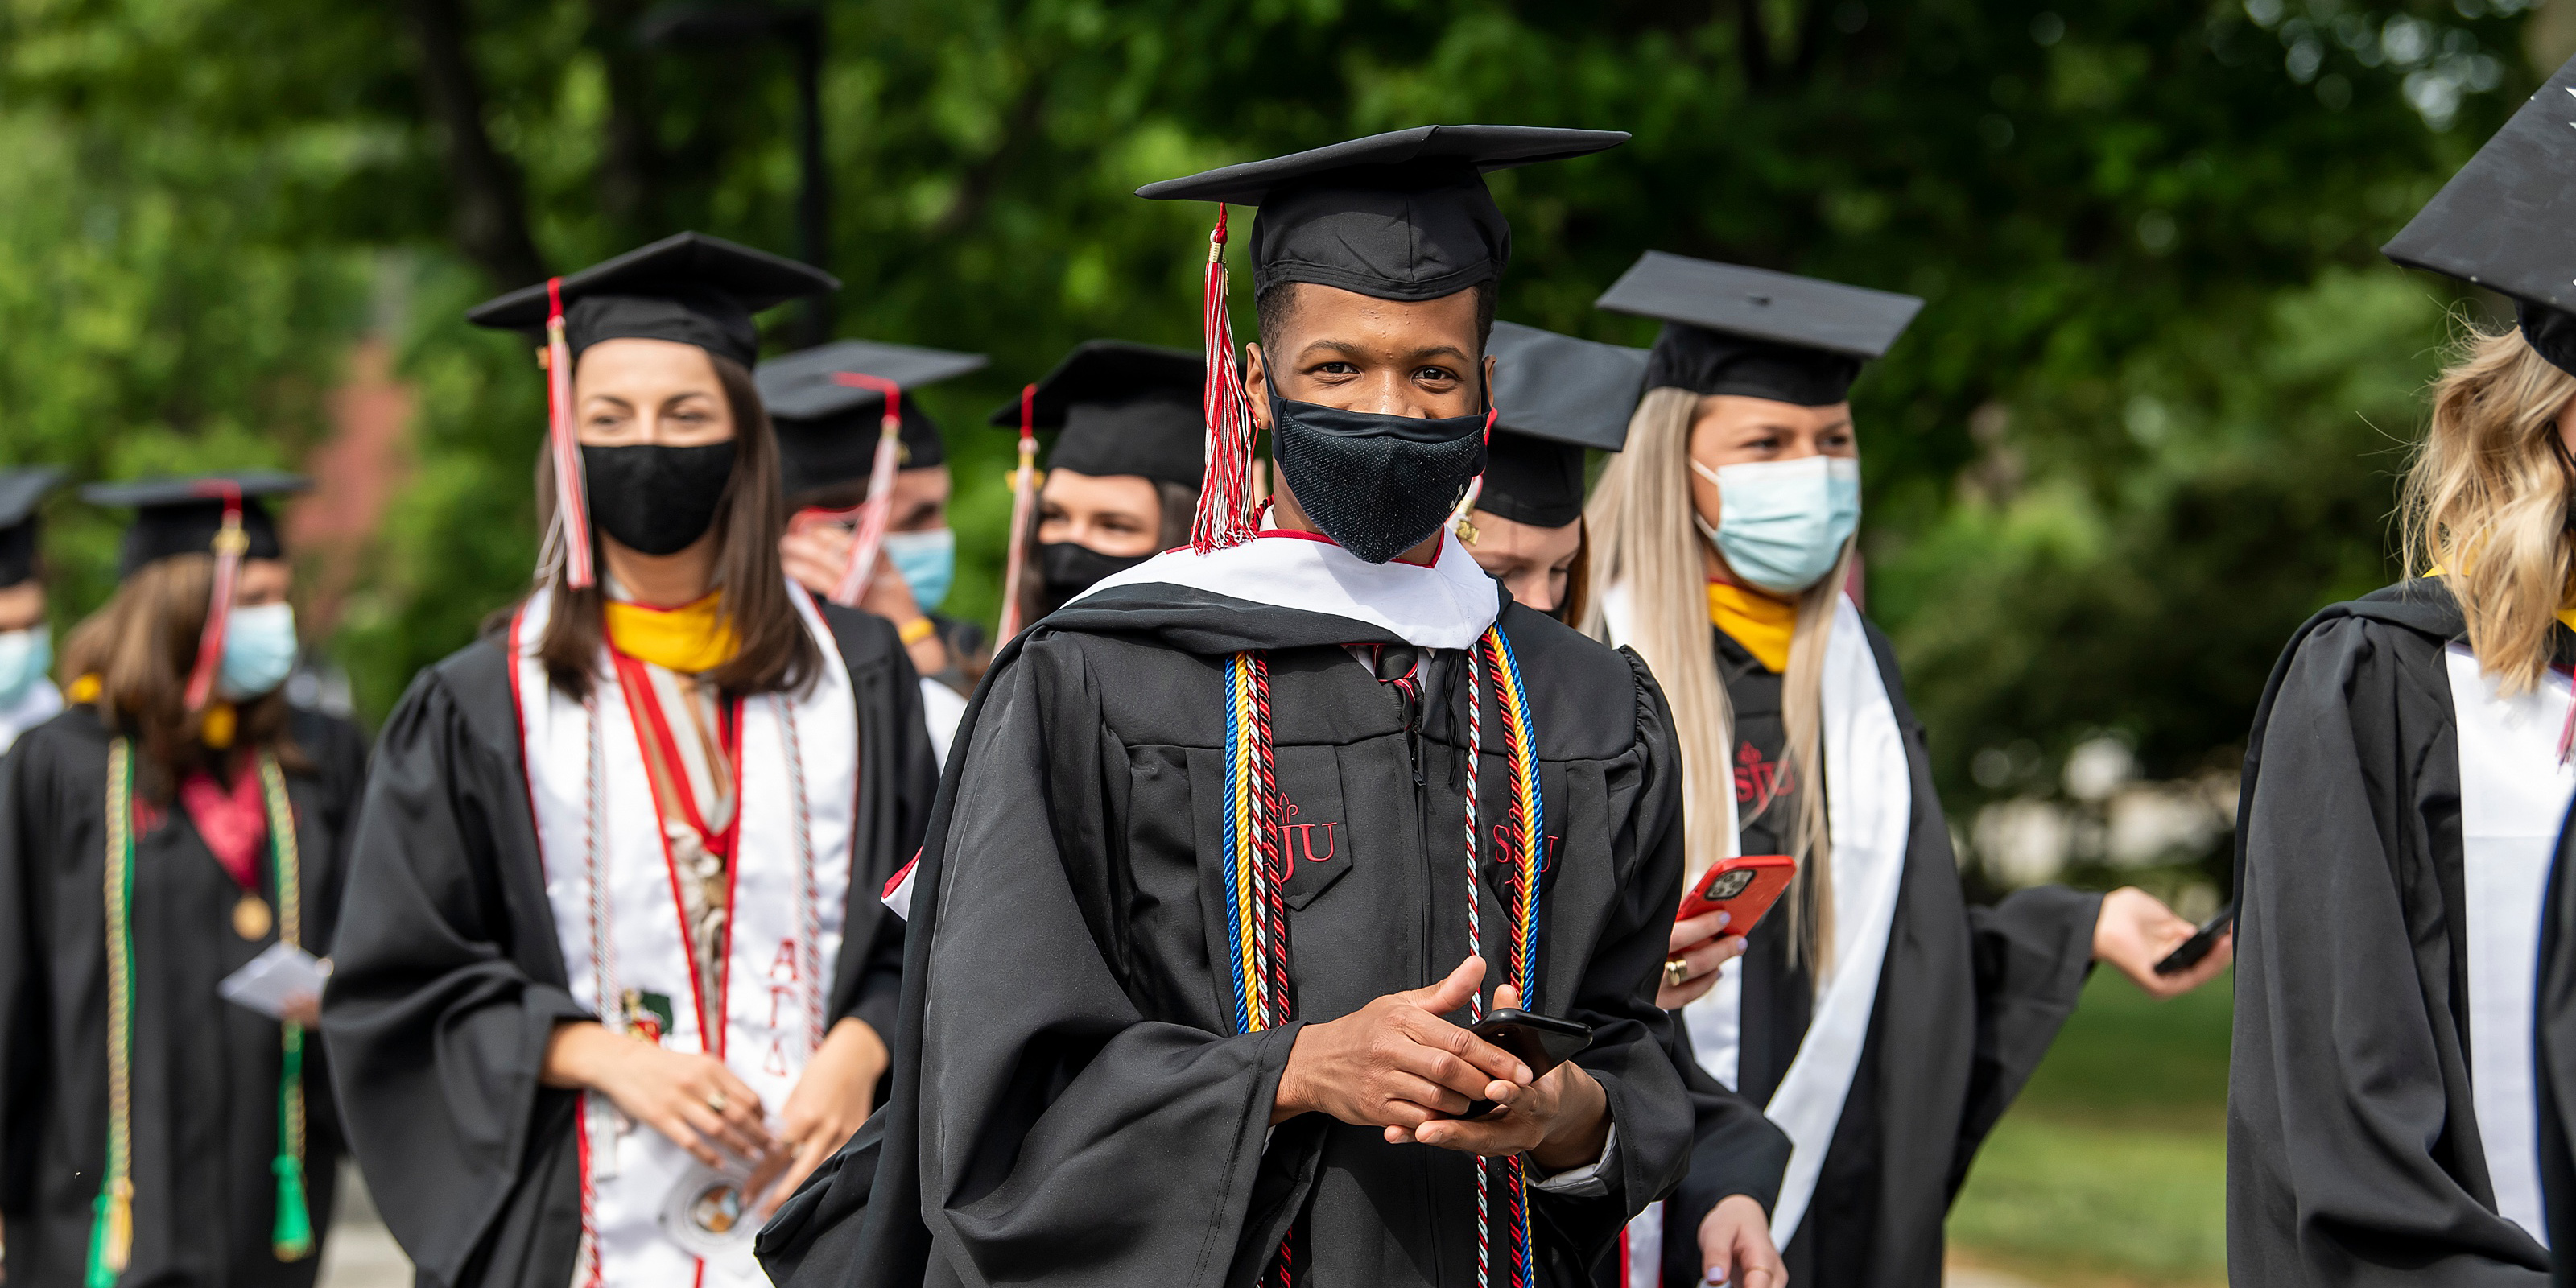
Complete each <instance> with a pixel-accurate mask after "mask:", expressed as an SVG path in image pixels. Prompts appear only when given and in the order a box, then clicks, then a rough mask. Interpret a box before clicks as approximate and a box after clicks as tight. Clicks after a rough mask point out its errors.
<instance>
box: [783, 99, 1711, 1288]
mask: <svg viewBox="0 0 2576 1288" xmlns="http://www.w3.org/2000/svg"><path fill="white" fill-rule="evenodd" d="M1624 137H1625V136H1624V135H1618V134H1607V133H1600V132H1593V131H1579V130H1549V129H1529V128H1521V127H1501V126H1466V127H1445V126H1444V127H1424V128H1420V129H1414V130H1406V131H1401V132H1398V133H1394V134H1387V135H1379V136H1375V137H1372V138H1367V139H1361V140H1356V141H1353V142H1349V143H1343V144H1337V145H1334V146H1332V147H1329V148H1323V149H1318V150H1316V151H1314V152H1308V153H1301V154H1298V155H1296V156H1290V157H1284V158H1280V159H1277V160H1272V161H1262V162H1254V163H1251V164H1247V165H1243V166H1236V167H1230V168H1228V169H1226V170H1220V171H1216V172H1213V173H1211V174H1207V175H1201V176H1197V177H1193V178H1189V179H1182V180H1175V181H1172V182H1169V183H1164V184H1157V185H1153V186H1151V187H1148V188H1146V189H1145V190H1144V195H1146V196H1149V197H1159V198H1166V199H1189V200H1206V201H1222V202H1229V203H1236V204H1254V205H1258V206H1259V207H1260V214H1259V216H1258V218H1257V220H1256V222H1255V224H1254V227H1253V233H1252V258H1253V263H1254V268H1255V274H1256V286H1257V288H1258V291H1259V294H1258V297H1257V298H1258V300H1259V302H1260V305H1261V309H1262V314H1263V318H1262V327H1261V332H1262V338H1263V341H1264V342H1263V343H1262V344H1261V345H1259V346H1257V347H1248V348H1247V353H1246V356H1247V358H1248V360H1249V361H1248V363H1247V368H1248V369H1247V373H1246V374H1247V379H1246V381H1245V382H1244V385H1243V386H1241V387H1238V386H1237V385H1236V383H1235V382H1234V380H1233V379H1232V378H1231V368H1232V365H1233V361H1234V354H1233V351H1232V348H1231V345H1230V343H1229V342H1228V341H1227V339H1226V336H1225V327H1224V324H1223V310H1222V307H1221V306H1222V302H1223V298H1224V297H1223V291H1224V271H1223V267H1222V261H1221V260H1212V261H1211V264H1210V269H1209V288H1210V297H1211V298H1210V303H1211V304H1212V305H1214V306H1216V307H1212V308H1211V309H1210V310H1209V327H1208V334H1209V341H1210V345H1209V348H1210V354H1209V356H1210V360H1211V361H1212V363H1213V364H1215V368H1216V371H1217V373H1218V376H1219V378H1218V379H1217V380H1215V381H1212V382H1211V383H1212V384H1213V385H1214V386H1215V389H1216V392H1217V395H1218V396H1217V398H1216V399H1215V400H1214V401H1213V403H1212V405H1211V407H1210V411H1209V417H1208V418H1209V420H1210V421H1212V422H1213V430H1214V435H1215V437H1214V439H1213V447H1212V449H1211V457H1210V460H1211V466H1210V469H1209V471H1208V475H1207V478H1206V487H1205V488H1204V489H1203V491H1202V493H1201V504H1200V508H1199V512H1198V515H1197V517H1196V520H1195V521H1194V523H1193V528H1192V542H1191V546H1190V547H1189V548H1187V549H1183V550H1176V551H1172V552H1168V553H1166V554H1163V555H1159V556H1156V557H1155V558H1153V559H1151V560H1148V561H1146V562H1145V563H1144V564H1142V565H1139V566H1138V567H1136V568H1133V569H1130V570H1128V571H1127V572H1124V573H1120V574H1118V575H1116V576H1112V577H1109V578H1106V579H1104V580H1102V581H1101V582H1100V583H1099V584H1097V585H1095V586H1094V587H1093V588H1092V589H1091V590H1090V591H1089V592H1088V593H1087V594H1085V595H1083V596H1081V597H1080V598H1077V599H1075V600H1074V601H1073V602H1072V603H1071V604H1068V605H1067V606H1066V607H1065V608H1063V609H1062V610H1060V611H1058V612H1057V613H1056V614H1054V615H1053V616H1052V617H1050V618H1049V619H1048V620H1047V621H1046V622H1044V623H1042V624H1040V625H1038V626H1035V627H1033V628H1031V629H1030V630H1029V631H1027V632H1026V633H1024V634H1023V635H1021V636H1020V637H1019V639H1017V640H1015V641H1013V642H1012V644H1011V645H1010V646H1008V647H1007V648H1005V649H1004V651H1003V653H1002V654H1001V655H1000V657H999V658H997V660H996V662H995V664H994V669H993V671H992V673H991V674H990V675H989V676H988V677H987V679H986V681H985V685H984V688H983V690H982V692H981V695H980V696H979V698H978V700H977V702H978V705H977V707H976V709H975V710H974V711H973V712H971V713H970V714H969V716H968V726H969V730H970V731H971V732H970V735H966V737H967V741H966V744H965V745H967V746H969V747H970V748H971V750H970V751H969V752H967V753H966V754H964V755H962V756H960V757H959V758H958V760H957V761H956V762H955V763H953V764H952V765H951V766H950V768H949V773H948V778H947V782H946V783H945V784H944V786H943V789H942V803H941V806H940V809H939V812H938V813H937V814H936V816H935V817H934V821H933V824H932V829H931V834H930V836H929V839H928V840H927V842H926V843H925V845H924V849H923V857H922V859H921V862H920V864H919V865H918V866H917V867H916V869H915V870H914V873H913V874H912V876H911V878H910V880H909V882H908V883H907V884H906V885H904V886H903V887H900V888H899V889H898V892H897V895H896V898H897V899H898V900H902V901H905V902H906V906H907V907H908V908H909V910H910V915H911V916H912V918H913V922H912V930H911V939H910V943H909V946H908V955H907V960H906V967H905V969H906V980H905V1023H904V1026H903V1030H902V1038H901V1040H900V1042H899V1049H898V1056H897V1060H898V1063H897V1073H896V1085H897V1091H896V1099H895V1101H894V1102H893V1104H891V1105H890V1106H889V1107H888V1109H887V1112H886V1113H885V1114H884V1115H882V1116H881V1117H880V1119H879V1121H878V1122H877V1123H876V1124H873V1125H872V1127H871V1130H870V1131H869V1132H865V1133H862V1134H861V1136H860V1138H859V1139H858V1140H857V1141H854V1142H853V1144H852V1147H851V1148H850V1149H849V1150H846V1151H844V1153H843V1154H842V1156H841V1158H840V1161H839V1171H838V1173H837V1174H836V1175H835V1176H833V1177H832V1178H831V1179H830V1180H829V1181H828V1182H823V1181H820V1180H818V1183H817V1184H815V1185H813V1186H810V1187H809V1188H808V1189H807V1191H806V1192H805V1193H803V1194H800V1195H799V1196H798V1197H797V1199H796V1200H795V1201H794V1203H793V1204H792V1205H791V1207H790V1209H789V1210H788V1212H787V1213H785V1214H783V1215H782V1216H781V1218H780V1219H779V1221H778V1222H776V1223H774V1224H773V1225H772V1226H771V1228H770V1229H769V1230H768V1231H766V1232H765V1233H764V1236H763V1249H764V1254H765V1256H766V1257H767V1264H768V1266H769V1269H770V1271H771V1273H772V1275H773V1276H774V1277H776V1278H777V1279H778V1280H779V1281H780V1282H782V1283H791V1284H796V1285H823V1284H830V1285H843V1284H849V1285H861V1284H865V1285H875V1284H894V1283H902V1284H915V1283H927V1284H932V1285H954V1284H964V1283H983V1282H1005V1281H1007V1282H1015V1283H1085V1284H1108V1283H1121V1284H1144V1283H1151V1284H1174V1285H1188V1284H1201V1285H1216V1284H1220V1283H1228V1284H1243V1283H1251V1282H1254V1281H1256V1280H1258V1281H1261V1282H1266V1283H1283V1282H1284V1283H1297V1282H1313V1283H1319V1284H1320V1283H1366V1284H1375V1285H1415V1284H1420V1285H1434V1284H1436V1285H1442V1286H1443V1288H1466V1286H1467V1285H1471V1284H1477V1283H1479V1282H1480V1281H1482V1282H1490V1283H1507V1284H1560V1285H1562V1284H1574V1283H1580V1282H1584V1281H1585V1278H1586V1276H1587V1274H1588V1272H1589V1269H1590V1267H1591V1265H1592V1264H1593V1263H1594V1261H1595V1259H1596V1258H1597V1257H1599V1256H1601V1255H1604V1254H1606V1252H1607V1250H1608V1248H1609V1246H1610V1244H1611V1242H1612V1241H1613V1240H1614V1239H1615V1237H1616V1235H1617V1233H1618V1230H1619V1228H1620V1225H1621V1223H1622V1222H1624V1221H1625V1219H1626V1218H1627V1216H1628V1214H1629V1213H1631V1212H1633V1211H1634V1210H1636V1208H1637V1207H1639V1206H1640V1205H1642V1204H1643V1203H1645V1202H1646V1201H1647V1200H1648V1199H1650V1198H1652V1197H1654V1196H1655V1195H1657V1194H1659V1193H1661V1192H1663V1190H1664V1189H1665V1188H1666V1187H1668V1186H1669V1185H1670V1184H1671V1183H1672V1182H1673V1181H1674V1180H1675V1179H1677V1178H1678V1176H1679V1174H1680V1170H1681V1164H1682V1156H1683V1152H1684V1150H1685V1149H1686V1148H1687V1143H1688V1138H1689V1133H1690V1125H1691V1106H1690V1102H1689V1100H1688V1098H1687V1097H1686V1095H1685V1094H1684V1092H1683V1090H1682V1088H1681V1085H1680V1082H1679V1079H1678V1075H1677V1074H1676V1073H1675V1071H1674V1069H1673V1067H1672V1063H1671V1061H1670V1060H1669V1058H1667V1057H1666V1055H1665V1054H1664V1052H1663V1050H1662V1049H1661V1044H1660V1038H1661V1035H1662V1034H1661V1031H1662V1028H1663V1025H1664V1023H1665V1020H1664V1017H1663V1014H1662V1013H1661V1012H1660V1011H1658V1010H1657V1009H1656V1008H1655V1006H1654V1004H1653V990H1654V981H1655V976H1656V971H1657V968H1658V964H1659V963H1660V962H1661V961H1662V958H1663V953H1664V948H1665V934H1666V927H1667V926H1668V925H1669V923H1670V921H1671V919H1672V909H1673V905H1674V901H1675V900H1676V898H1677V897H1678V895H1679V887H1678V881H1679V879H1680V849H1679V832H1678V830H1677V827H1678V817H1677V812H1676V811H1677V808H1678V801H1679V796H1678V787H1679V783H1678V777H1677V766H1676V764H1675V762H1674V758H1673V747H1672V741H1671V734H1670V732H1669V729H1668V727H1667V726H1666V723H1665V718H1664V708H1663V703H1662V700H1661V698H1660V696H1659V695H1658V694H1657V692H1656V689H1655V686H1654V683H1653V680H1652V679H1651V678H1650V677H1649V676H1648V675H1647V674H1646V672H1645V670H1644V668H1643V667H1642V666H1640V665H1639V664H1638V663H1637V662H1636V660H1635V659H1634V658H1633V657H1629V656H1624V655H1621V654H1619V653H1616V652H1613V651H1611V650H1609V649H1605V648H1602V647H1601V646H1599V645H1597V644H1595V643H1593V642H1591V641H1589V640H1586V639H1584V638H1582V637H1581V636H1579V635H1577V634H1576V633H1575V632H1573V631H1571V630H1569V629H1567V628H1566V627H1564V626H1562V625H1561V624H1559V623H1557V622H1555V621H1553V620H1552V619H1550V618H1548V617H1547V616H1546V615H1544V614H1541V613H1538V612H1534V611H1532V610H1530V609H1527V608H1523V607H1520V606H1518V605H1515V604H1512V603H1510V602H1509V601H1508V599H1507V598H1505V597H1503V596H1502V595H1500V594H1499V593H1498V587H1497V586H1496V584H1495V583H1494V582H1493V581H1492V580H1491V579H1490V578H1488V577H1487V576H1486V575H1485V574H1484V573H1483V571H1482V570H1481V569H1479V568H1477V567H1476V565H1475V562H1474V561H1473V560H1472V559H1471V558H1469V557H1468V556H1467V555H1466V553H1465V552H1464V551H1463V550H1461V549H1460V548H1459V547H1458V545H1457V543H1456V542H1455V541H1454V540H1452V539H1449V538H1448V537H1447V536H1446V535H1445V533H1444V530H1443V529H1444V526H1445V521H1446V520H1447V518H1448V516H1449V513H1450V511H1451V509H1452V508H1453V507H1454V506H1455V505H1456V504H1457V502H1458V500H1459V499H1460V498H1461V496H1462V495H1463V494H1464V492H1465V490H1466V488H1467V485H1468V483H1469V482H1470V480H1472V479H1473V478H1474V477H1475V475H1476V473H1477V472H1478V470H1479V469H1480V468H1481V466H1482V463H1483V456H1484V445H1483V438H1484V432H1485V428H1486V423H1487V421H1488V419H1489V417H1488V415H1487V414H1486V413H1487V401H1486V398H1485V396H1484V383H1485V382H1484V379H1483V377H1484V373H1485V368H1486V365H1487V364H1486V363H1485V362H1484V360H1483V359H1484V354H1483V348H1484V335H1483V332H1484V329H1485V326H1486V322H1487V319H1488V318H1489V317H1490V312H1489V310H1490V307H1491V297H1492V289H1493V284H1494V282H1495V280H1496V278H1497V277H1498V276H1499V275H1500V273H1501V271H1502V268H1503V264H1504V261H1505V260H1506V259H1507V258H1508V256H1509V253H1510V245H1509V233H1508V226H1507V225H1506V224H1505V222H1504V220H1503V218H1502V215H1501V212H1500V211H1499V210H1497V209H1496V208H1495V206H1494V203H1493V200H1492V198H1491V197H1490V196H1489V195H1488V193H1487V191H1486V188H1485V185H1484V182H1483V180H1482V179H1481V177H1480V172H1481V171H1483V170H1490V169H1496V168H1501V167H1504V166H1510V165H1520V164H1528V163H1533V162H1539V161H1548V160H1555V159H1559V158H1564V157H1573V156H1581V155H1584V154H1586V153H1590V152H1595V151H1599V150H1601V149H1603V148H1606V147H1609V146H1612V145H1614V144H1616V143H1618V142H1620V141H1621V140H1622V139H1624ZM1247 404H1248V406H1247ZM1257 430H1258V431H1268V432H1269V433H1270V434H1271V435H1272V436H1273V442H1274V444H1275V447H1274V450H1275V452H1276V454H1277V459H1278V465H1279V483H1280V489H1279V491H1278V493H1277V495H1276V497H1275V498H1274V500H1275V505H1274V506H1273V507H1272V508H1271V509H1270V510H1269V511H1268V512H1266V513H1263V512H1260V511H1257V510H1256V509H1255V508H1254V506H1253V504H1252V496H1251V493H1250V489H1249V486H1248V483H1249V478H1250V467H1251V454H1252V448H1253V441H1254V437H1255V434H1256V431H1257ZM1471 751H1472V753H1473V754H1470V753H1471ZM1471 768H1472V769H1473V770H1474V771H1475V772H1473V773H1470V772H1469V771H1470V770H1471ZM1228 801H1232V802H1234V808H1232V809H1228V808H1227V807H1226V802H1228ZM1515 1004H1521V1005H1526V1006H1527V1007H1528V1008H1529V1009H1531V1010H1533V1011H1538V1012H1541V1013H1544V1014H1546V1015H1549V1016H1559V1017H1565V1018H1568V1019H1571V1020H1573V1021H1576V1022H1579V1023H1581V1024H1584V1025H1588V1026H1589V1027H1590V1030H1591V1043H1590V1045H1589V1047H1588V1048H1586V1049H1585V1050H1584V1051H1583V1052H1582V1053H1581V1054H1579V1055H1576V1056H1575V1057H1574V1058H1573V1060H1572V1061H1570V1062H1569V1063H1566V1064H1563V1065H1560V1066H1557V1067H1556V1068H1555V1069H1554V1070H1553V1071H1551V1072H1548V1073H1547V1074H1546V1075H1545V1076H1543V1077H1534V1076H1533V1071H1532V1070H1531V1069H1529V1068H1528V1067H1527V1066H1525V1065H1524V1064H1522V1063H1521V1062H1520V1061H1519V1060H1517V1059H1515V1058H1513V1057H1512V1056H1510V1055H1508V1054H1506V1053H1505V1052H1504V1051H1502V1050H1501V1049H1500V1048H1498V1047H1496V1046H1494V1045H1491V1044H1489V1043H1486V1042H1483V1041H1478V1040H1473V1039H1472V1038H1471V1036H1470V1035H1469V1034H1468V1033H1467V1032H1466V1031H1465V1029H1464V1028H1463V1027H1462V1026H1463V1025H1464V1024H1466V1023H1467V1022H1470V1021H1471V1020H1472V1019H1473V1018H1474V1017H1475V1016H1477V1015H1479V1014H1481V1013H1483V1012H1484V1011H1485V1010H1487V1009H1489V1008H1497V1007H1507V1006H1512V1005H1515ZM1479 1099H1487V1100H1493V1101H1496V1102H1498V1103H1499V1104H1500V1105H1501V1106H1502V1112H1501V1113H1500V1114H1499V1115H1497V1116H1494V1117H1490V1118H1480V1119H1477V1120H1473V1121H1469V1120H1465V1119H1462V1118H1461V1117H1460V1115H1462V1114H1465V1113H1466V1112H1467V1111H1468V1110H1469V1108H1470V1106H1471V1103H1472V1102H1474V1101H1476V1100H1479ZM1480 1200H1481V1203H1480ZM1480 1256H1481V1257H1482V1261H1481V1262H1480Z"/></svg>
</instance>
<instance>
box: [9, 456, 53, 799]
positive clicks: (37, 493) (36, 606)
mask: <svg viewBox="0 0 2576 1288" xmlns="http://www.w3.org/2000/svg"><path fill="white" fill-rule="evenodd" d="M62 477H63V472H62V471H61V470H58V469H55V468H53V467H52V466H48V465H38V466H33V467H30V468H27V469H18V470H6V471H0V751H7V750H8V749H9V747H10V745H11V744H13V743H15V742H17V741H18V735H19V734H22V733H25V732H26V731H27V730H29V729H32V728H35V727H36V726H37V725H40V724H43V723H44V722H45V721H47V720H50V719H52V718H53V716H54V713H55V712H58V711H60V710H62V709H63V695H62V691H61V690H60V689H57V688H55V687H54V682H53V678H52V675H51V672H52V670H53V667H54V631H53V627H52V625H51V624H50V623H48V622H47V621H46V609H47V607H48V604H47V602H46V595H45V573H44V564H43V561H42V560H41V559H39V558H38V557H37V536H38V529H39V526H40V525H39V521H38V519H37V517H36V507H37V505H38V504H39V503H41V502H42V501H43V500H44V499H45V496H46V494H48V493H50V492H52V491H53V490H54V486H55V485H56V484H57V483H59V482H61V481H62Z"/></svg>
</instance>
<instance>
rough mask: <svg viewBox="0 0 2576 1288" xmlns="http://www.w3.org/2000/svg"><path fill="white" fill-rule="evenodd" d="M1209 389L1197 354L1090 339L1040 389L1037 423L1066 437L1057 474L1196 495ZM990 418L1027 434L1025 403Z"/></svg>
mask: <svg viewBox="0 0 2576 1288" xmlns="http://www.w3.org/2000/svg"><path fill="white" fill-rule="evenodd" d="M1206 383H1207V364H1206V363H1204V362H1202V361H1200V360H1199V355H1197V354H1195V353H1192V352H1190V351H1189V350H1186V349H1166V348H1164V347H1163V346H1161V345H1157V344H1134V343H1130V342H1129V341H1126V340H1085V341H1083V342H1082V343H1081V344H1078V345H1075V346H1074V349H1073V352H1071V353H1069V354H1066V355H1065V357H1064V361H1062V362H1059V363H1057V364H1056V366H1055V370H1053V371H1050V372H1048V373H1047V374H1046V378H1045V379H1044V380H1041V381H1039V382H1038V383H1037V391H1036V393H1035V395H1034V396H1033V398H1032V400H1031V403H1030V408H1029V423H1030V425H1031V426H1032V427H1033V428H1037V429H1060V430H1063V431H1064V432H1063V433H1062V434H1060V435H1058V436H1057V438H1056V440H1055V448H1054V450H1052V451H1050V452H1048V453H1047V468H1049V469H1068V470H1071V471H1073V472H1074V473H1076V474H1090V475H1094V476H1103V475H1112V474H1136V475H1141V476H1143V477H1145V478H1149V479H1153V480H1155V481H1157V482H1162V483H1179V484H1182V485H1184V486H1186V487H1193V488H1195V487H1197V486H1198V485H1199V481H1200V479H1201V477H1202V476H1203V474H1204V472H1205V470H1206V467H1207V460H1206V458H1207V452H1206V448H1205V446H1204V445H1203V440H1204V439H1205V437H1206V434H1207V421H1206V414H1205V413H1204V412H1202V411H1201V410H1200V406H1201V399H1202V397H1203V396H1204V395H1205V393H1206ZM988 419H989V422H990V423H991V424H994V425H997V426H1000V427H1002V428H1005V429H1017V428H1019V424H1020V404H1019V400H1017V399H1013V400H1012V401H1010V402H1007V403H1004V404H1002V405H1001V406H1000V407H997V408H995V409H994V410H993V414H992V416H991V417H989V418H988Z"/></svg>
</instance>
